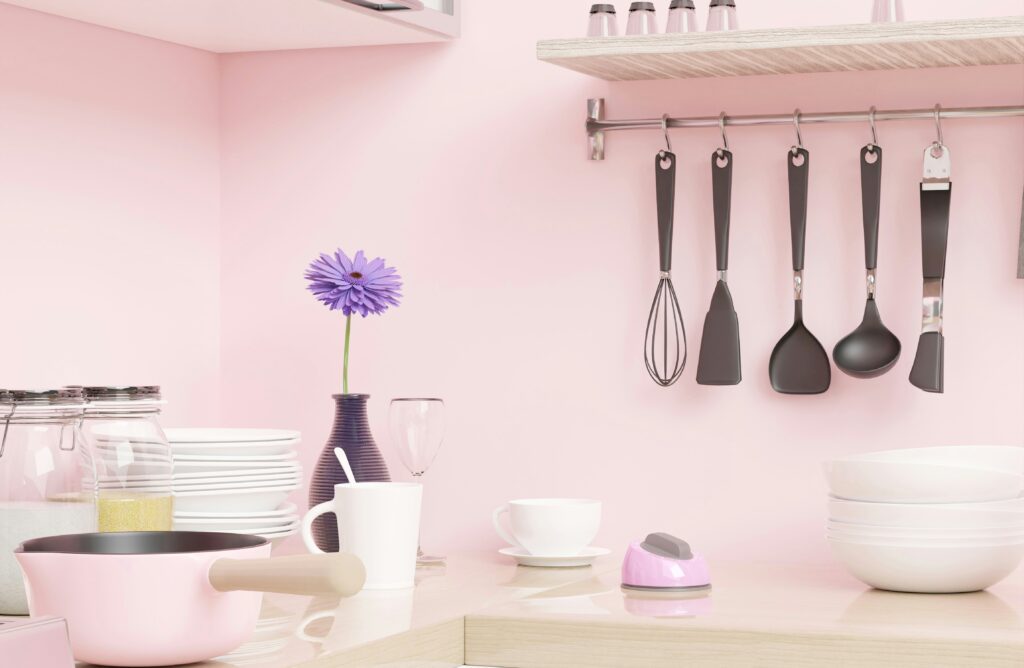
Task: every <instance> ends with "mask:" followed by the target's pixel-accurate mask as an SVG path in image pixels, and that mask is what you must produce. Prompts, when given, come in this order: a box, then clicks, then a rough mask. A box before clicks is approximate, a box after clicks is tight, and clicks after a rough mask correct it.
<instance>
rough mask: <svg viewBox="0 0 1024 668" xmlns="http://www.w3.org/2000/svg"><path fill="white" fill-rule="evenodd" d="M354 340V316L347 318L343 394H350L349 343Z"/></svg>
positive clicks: (342, 371)
mask: <svg viewBox="0 0 1024 668" xmlns="http://www.w3.org/2000/svg"><path fill="white" fill-rule="evenodd" d="M350 338H352V314H351V313H350V314H349V315H347V316H345V355H344V358H343V362H342V370H341V392H342V394H348V342H349V339H350Z"/></svg>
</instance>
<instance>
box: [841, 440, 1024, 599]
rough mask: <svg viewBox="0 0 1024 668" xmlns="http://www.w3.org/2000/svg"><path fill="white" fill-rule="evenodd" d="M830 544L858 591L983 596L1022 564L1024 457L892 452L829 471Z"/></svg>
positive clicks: (1006, 449) (1018, 451) (1005, 452)
mask: <svg viewBox="0 0 1024 668" xmlns="http://www.w3.org/2000/svg"><path fill="white" fill-rule="evenodd" d="M825 477H826V478H827V479H828V484H829V488H830V489H831V492H832V496H831V497H830V498H829V520H828V540H829V543H830V544H831V546H832V550H833V552H834V553H835V554H836V556H837V557H838V558H839V560H840V561H842V562H843V564H845V565H846V567H847V569H848V570H849V571H850V573H851V574H853V575H854V576H855V577H857V578H858V579H859V580H861V581H862V582H864V583H866V584H869V585H871V586H873V587H877V588H879V589H889V590H894V591H908V592H920V593H954V592H963V591H977V590H980V589H985V588H986V587H989V586H991V585H993V584H995V583H996V582H999V581H1000V580H1002V579H1003V578H1005V577H1006V576H1007V575H1009V574H1010V573H1011V572H1013V571H1014V570H1015V569H1016V568H1017V567H1018V566H1019V565H1020V563H1021V561H1022V560H1024V448H1020V447H1014V446H951V447H934V448H914V449H910V450H887V451H884V452H873V453H870V454H866V455H856V456H852V457H845V458H842V459H837V460H833V461H831V462H826V463H825Z"/></svg>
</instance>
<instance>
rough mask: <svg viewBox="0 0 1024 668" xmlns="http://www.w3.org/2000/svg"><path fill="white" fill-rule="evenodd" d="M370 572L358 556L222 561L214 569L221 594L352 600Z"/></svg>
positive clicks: (214, 582)
mask: <svg viewBox="0 0 1024 668" xmlns="http://www.w3.org/2000/svg"><path fill="white" fill-rule="evenodd" d="M364 582H366V569H365V568H364V567H363V562H362V561H360V560H359V557H357V556H355V555H354V554H347V553H344V552H338V553H332V554H298V555H295V556H291V557H276V558H273V559H218V560H217V561H215V562H213V565H212V566H210V584H211V585H213V588H214V589H216V590H217V591H239V590H243V591H269V592H275V593H278V594H304V595H307V596H308V595H312V594H324V593H333V594H339V595H341V596H352V595H353V594H355V593H357V592H358V591H359V590H360V589H362V588H363V583H364Z"/></svg>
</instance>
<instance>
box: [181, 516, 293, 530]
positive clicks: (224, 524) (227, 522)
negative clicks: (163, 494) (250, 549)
mask: <svg viewBox="0 0 1024 668" xmlns="http://www.w3.org/2000/svg"><path fill="white" fill-rule="evenodd" d="M299 519H300V518H299V515H298V514H297V513H291V514H290V515H282V516H281V517H253V518H235V519H199V518H194V517H193V518H188V517H178V516H177V515H175V516H174V528H175V529H177V530H179V531H231V530H232V529H246V528H247V527H256V528H261V527H275V530H277V529H284V528H285V527H287V526H290V525H291V524H294V523H295V522H297V521H298V520H299Z"/></svg>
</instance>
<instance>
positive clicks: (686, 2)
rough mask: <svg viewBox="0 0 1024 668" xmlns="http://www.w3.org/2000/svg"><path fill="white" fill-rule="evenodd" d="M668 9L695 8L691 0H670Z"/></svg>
mask: <svg viewBox="0 0 1024 668" xmlns="http://www.w3.org/2000/svg"><path fill="white" fill-rule="evenodd" d="M668 8H669V9H697V8H696V7H694V6H693V0H672V2H671V3H670V4H669V6H668Z"/></svg>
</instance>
